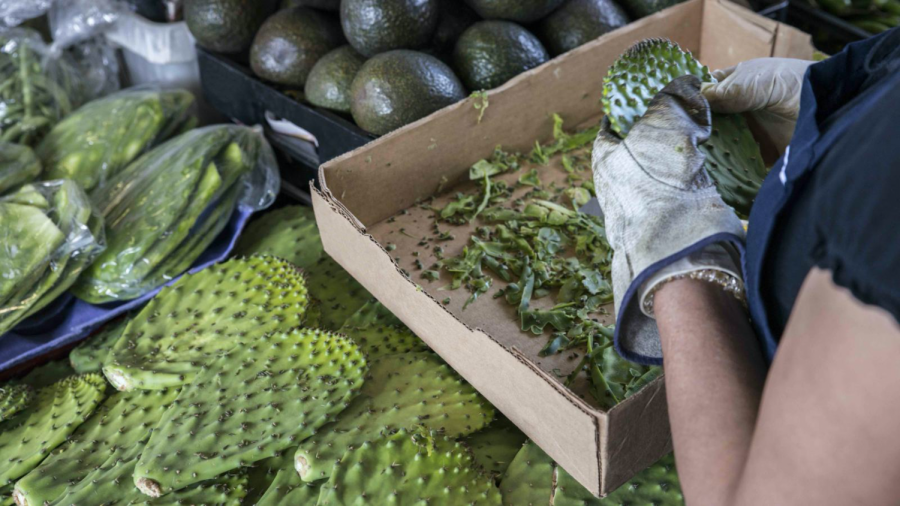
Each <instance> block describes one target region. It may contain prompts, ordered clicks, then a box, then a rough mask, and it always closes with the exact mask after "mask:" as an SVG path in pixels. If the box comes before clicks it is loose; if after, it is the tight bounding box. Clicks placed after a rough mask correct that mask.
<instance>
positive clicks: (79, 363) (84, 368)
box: [69, 317, 129, 374]
mask: <svg viewBox="0 0 900 506" xmlns="http://www.w3.org/2000/svg"><path fill="white" fill-rule="evenodd" d="M128 321H129V319H128V318H127V317H126V318H122V319H120V320H117V321H115V322H112V323H110V324H108V325H106V326H105V327H103V328H102V329H100V331H99V332H97V333H96V334H94V335H92V336H91V337H88V338H87V339H85V340H84V341H83V342H82V343H81V344H79V345H78V346H76V347H75V349H73V350H72V352H71V353H69V363H70V364H72V369H75V372H77V373H79V374H83V373H86V372H100V371H101V370H102V369H103V365H104V364H105V363H106V358H107V357H108V356H109V350H111V349H112V347H113V345H114V344H116V341H118V340H119V338H120V337H122V333H123V332H124V331H125V327H126V326H127V325H128Z"/></svg>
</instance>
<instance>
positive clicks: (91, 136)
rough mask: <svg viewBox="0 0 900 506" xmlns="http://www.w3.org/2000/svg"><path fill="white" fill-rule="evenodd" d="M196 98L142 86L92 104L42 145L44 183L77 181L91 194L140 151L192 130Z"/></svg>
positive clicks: (39, 152) (57, 128) (65, 121)
mask: <svg viewBox="0 0 900 506" xmlns="http://www.w3.org/2000/svg"><path fill="white" fill-rule="evenodd" d="M193 104H194V96H193V95H192V94H191V93H190V92H188V91H185V90H162V89H159V88H154V87H139V88H131V89H127V90H123V91H120V92H118V93H114V94H112V95H108V96H106V97H103V98H100V99H97V100H94V101H92V102H88V103H87V104H85V105H84V106H82V107H81V108H79V109H78V110H77V111H75V112H73V113H72V114H70V115H69V116H68V117H66V118H64V119H63V120H62V121H60V122H59V123H57V124H56V126H54V127H53V129H52V130H50V132H49V133H48V134H47V135H46V137H44V140H43V141H41V143H40V144H39V145H38V147H37V150H36V151H37V155H38V157H39V158H40V160H41V163H42V165H43V167H44V176H43V177H44V179H61V178H67V179H72V180H74V181H75V182H77V183H78V184H79V185H81V187H82V188H84V189H85V190H86V191H90V190H92V189H93V188H94V187H96V186H99V185H102V184H103V183H104V182H105V181H106V180H107V179H109V178H111V177H113V176H115V174H116V173H118V172H119V171H120V170H122V169H124V168H125V167H126V166H127V165H128V164H129V163H131V162H132V161H134V160H135V159H136V158H137V157H138V156H139V155H141V153H144V152H145V151H147V150H148V149H150V148H151V147H153V146H155V145H157V144H159V143H161V142H163V141H165V140H167V139H169V138H170V137H172V136H173V135H176V134H179V133H181V132H183V131H186V130H189V129H190V128H192V127H193V126H194V125H195V124H196V118H195V117H194V116H192V115H191V109H192V106H193Z"/></svg>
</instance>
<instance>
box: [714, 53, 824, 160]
mask: <svg viewBox="0 0 900 506" xmlns="http://www.w3.org/2000/svg"><path fill="white" fill-rule="evenodd" d="M813 63H814V62H811V61H806V60H795V59H792V58H757V59H755V60H748V61H745V62H741V63H739V64H737V65H736V66H734V67H729V68H727V69H723V70H717V71H715V72H713V73H712V75H713V77H715V78H716V80H717V81H718V82H717V83H704V84H703V85H702V92H703V95H704V96H705V97H706V100H708V101H709V105H710V107H711V108H712V110H713V111H715V112H719V113H723V114H734V113H749V115H750V116H751V117H752V119H753V120H755V122H756V123H757V124H758V125H759V126H760V127H761V128H762V129H763V130H764V131H765V134H766V136H767V137H768V138H769V139H768V140H769V141H770V142H771V143H772V144H773V145H774V146H775V148H776V149H777V150H778V154H779V155H781V154H784V150H785V148H787V146H788V144H790V143H791V137H793V135H794V127H795V126H796V125H797V115H798V114H799V113H800V91H801V89H802V88H803V76H804V75H805V74H806V69H807V68H809V66H810V65H812V64H813Z"/></svg>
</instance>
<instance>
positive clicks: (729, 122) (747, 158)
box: [601, 39, 768, 217]
mask: <svg viewBox="0 0 900 506" xmlns="http://www.w3.org/2000/svg"><path fill="white" fill-rule="evenodd" d="M683 75H693V76H695V77H697V78H698V79H700V80H701V81H702V82H710V83H711V82H715V79H714V78H713V77H712V75H711V74H710V73H709V68H707V67H706V66H704V65H702V64H701V63H700V62H698V61H697V60H696V59H694V57H693V56H692V55H691V53H690V52H687V51H683V50H682V49H681V48H680V47H678V45H677V44H675V43H673V42H670V41H668V40H664V39H647V40H644V41H642V42H639V43H638V44H636V45H634V46H632V47H631V49H629V50H628V51H626V52H625V53H624V54H623V55H622V56H620V57H619V59H618V60H616V62H615V63H613V65H612V66H610V68H609V72H608V73H607V75H606V78H605V79H604V82H603V98H602V99H601V102H602V104H603V111H604V113H605V114H606V116H607V118H609V122H610V126H611V127H612V129H613V130H614V131H615V132H616V133H618V134H619V135H620V136H622V137H623V138H624V137H625V136H626V135H628V132H629V131H630V130H631V127H632V126H633V125H634V123H635V122H636V121H637V120H638V119H639V118H640V117H641V116H643V115H644V112H646V111H647V107H648V106H649V105H650V101H651V100H652V99H653V97H654V96H656V94H657V93H658V92H659V91H660V90H662V89H663V88H664V87H665V86H666V85H667V84H669V82H671V81H672V80H673V79H675V78H676V77H681V76H683ZM700 149H701V150H702V151H703V152H704V153H705V154H706V156H707V163H706V170H707V172H708V173H709V175H710V176H711V177H712V178H713V180H714V181H715V183H716V187H717V188H718V190H719V193H720V194H721V195H722V199H723V200H724V201H725V203H726V204H728V205H730V206H732V207H733V208H734V209H735V211H737V213H738V215H739V216H741V217H746V216H747V215H748V214H749V213H750V207H751V206H752V205H753V200H754V199H755V198H756V193H757V192H758V191H759V187H760V185H761V184H762V181H763V179H765V177H766V174H767V173H768V170H767V169H766V167H765V163H764V162H763V159H762V153H761V152H760V149H759V145H758V144H757V143H756V140H755V139H754V138H753V134H752V133H751V132H750V128H749V126H748V125H747V121H746V120H745V119H744V118H743V117H742V116H741V115H738V114H729V115H724V114H713V116H712V135H711V136H710V138H709V140H708V141H707V142H706V143H704V144H702V145H701V146H700Z"/></svg>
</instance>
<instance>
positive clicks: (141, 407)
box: [15, 389, 179, 506]
mask: <svg viewBox="0 0 900 506" xmlns="http://www.w3.org/2000/svg"><path fill="white" fill-rule="evenodd" d="M178 392H179V391H178V389H169V390H136V391H133V392H118V393H115V394H113V395H112V396H110V397H109V398H108V399H106V401H104V402H103V404H102V405H101V406H100V407H99V408H98V409H97V411H96V412H95V413H94V414H93V415H92V416H91V418H89V419H88V420H87V421H86V422H85V423H83V424H81V425H80V426H79V427H78V429H76V430H75V432H73V433H72V435H71V436H70V437H69V442H68V444H67V445H66V446H65V447H64V448H63V449H62V450H61V451H58V452H54V453H53V454H52V455H50V456H49V457H47V458H46V459H45V460H44V461H43V462H42V463H41V464H40V465H39V466H38V467H37V468H35V469H33V470H32V471H31V472H30V473H28V474H27V475H25V476H24V477H23V478H22V479H20V480H19V481H18V482H17V483H16V488H15V494H16V497H17V500H18V502H19V504H20V505H21V506H26V505H37V506H40V505H43V504H45V503H49V502H52V501H54V500H55V499H57V498H59V497H60V496H62V495H63V494H65V493H66V491H67V488H68V487H70V486H72V485H75V484H78V483H81V482H82V481H83V480H84V479H85V478H87V476H88V475H89V474H90V473H91V472H92V470H94V469H96V468H100V467H102V466H103V465H108V463H111V462H115V461H116V460H119V459H121V458H123V457H124V456H125V455H126V453H127V452H129V451H131V449H132V448H133V447H135V446H136V445H143V444H144V443H146V441H147V439H148V438H149V437H150V432H151V430H152V429H153V427H154V426H155V425H156V423H157V422H158V421H159V419H160V418H161V417H162V415H163V413H164V412H165V411H166V409H168V407H169V405H171V404H172V402H173V401H174V400H175V398H176V397H177V396H178ZM127 483H129V484H130V483H131V482H130V481H128V482H127Z"/></svg>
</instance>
